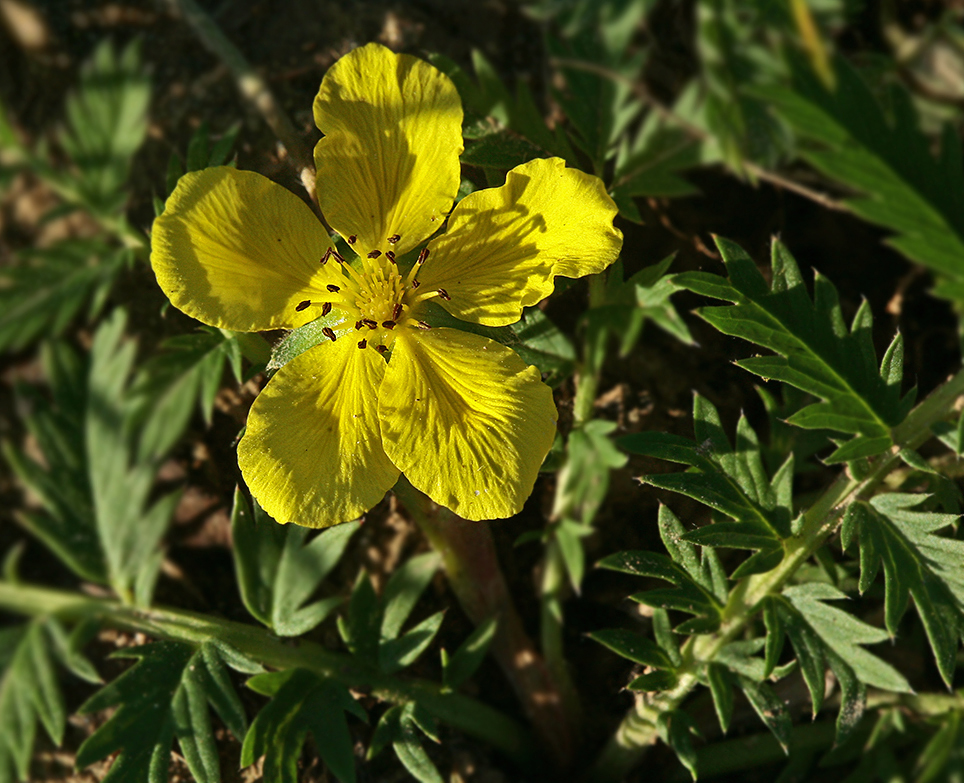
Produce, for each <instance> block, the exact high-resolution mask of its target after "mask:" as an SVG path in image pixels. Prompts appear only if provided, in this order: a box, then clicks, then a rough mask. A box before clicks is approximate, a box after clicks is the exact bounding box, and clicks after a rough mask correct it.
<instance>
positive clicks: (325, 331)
mask: <svg viewBox="0 0 964 783" xmlns="http://www.w3.org/2000/svg"><path fill="white" fill-rule="evenodd" d="M321 333H322V334H323V335H324V336H325V337H327V338H328V339H329V340H331V341H332V342H335V330H334V329H332V328H331V327H330V326H326V327H325V328H324V329H322V330H321Z"/></svg>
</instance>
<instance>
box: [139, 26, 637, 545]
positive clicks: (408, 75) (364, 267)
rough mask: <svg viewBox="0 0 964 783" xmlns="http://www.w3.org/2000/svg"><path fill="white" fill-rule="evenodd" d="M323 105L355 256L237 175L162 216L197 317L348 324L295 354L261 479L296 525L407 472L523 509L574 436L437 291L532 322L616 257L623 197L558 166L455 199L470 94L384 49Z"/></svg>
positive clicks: (212, 175)
mask: <svg viewBox="0 0 964 783" xmlns="http://www.w3.org/2000/svg"><path fill="white" fill-rule="evenodd" d="M314 115H315V122H316V123H317V125H318V127H319V128H320V129H321V131H322V132H323V133H324V134H325V136H324V138H323V139H322V140H321V141H320V142H319V143H318V146H317V148H316V149H315V164H316V167H317V173H318V180H317V193H318V200H319V205H320V207H321V209H322V212H323V214H324V216H325V218H326V219H327V221H328V222H329V224H330V225H331V226H332V228H334V229H335V231H337V232H338V233H339V234H340V235H341V236H342V237H344V239H345V241H346V242H347V243H348V245H349V246H350V247H351V249H352V250H353V251H354V253H355V254H357V256H358V257H357V259H344V258H342V256H341V255H339V254H338V253H337V251H336V250H335V248H334V246H333V245H332V242H331V239H330V237H329V235H328V233H327V232H326V231H325V229H324V227H323V226H322V224H321V222H320V221H318V220H317V219H316V218H315V216H314V215H313V214H312V212H311V210H310V209H309V208H308V207H307V206H306V205H305V204H304V202H302V201H301V200H300V199H299V198H298V197H297V196H295V195H294V194H292V193H291V192H289V191H288V190H286V189H284V188H283V187H281V186H280V185H277V184H275V183H273V182H271V181H270V180H268V179H266V178H265V177H263V176H261V175H259V174H256V173H253V172H244V171H237V170H235V169H232V168H227V167H220V168H212V169H205V170H203V171H199V172H195V173H190V174H186V175H185V176H184V177H182V178H181V181H180V182H179V183H178V185H177V188H176V189H175V190H174V192H173V193H172V194H171V196H170V198H169V199H168V201H167V205H166V208H165V210H164V213H163V214H162V215H161V216H160V217H159V218H158V219H157V220H156V222H155V223H154V229H153V235H152V252H151V263H152V264H153V267H154V271H155V273H156V275H157V280H158V282H159V283H160V286H161V288H162V289H163V290H164V292H165V293H166V294H167V295H168V297H169V298H170V300H171V302H173V304H174V305H175V306H176V307H178V308H179V309H181V310H183V311H184V312H185V313H187V314H188V315H190V316H193V317H194V318H196V319H198V320H199V321H202V322H203V323H206V324H210V325H212V326H217V327H221V328H224V329H231V330H235V331H261V330H268V329H296V328H298V327H300V326H303V325H304V324H306V323H308V322H310V321H313V320H315V319H317V318H319V317H320V316H322V315H324V316H326V317H327V319H328V321H327V323H328V324H329V325H328V326H326V327H325V330H324V334H325V337H326V339H324V340H323V341H322V342H321V343H320V344H318V345H316V346H315V347H313V348H310V349H309V350H307V351H304V352H303V353H301V354H300V355H299V356H297V357H296V358H294V359H293V360H291V361H290V362H288V363H287V364H286V365H284V366H283V367H282V368H281V369H280V370H279V371H278V372H277V373H276V374H275V375H274V377H273V378H272V379H271V380H270V381H269V383H268V384H267V386H266V387H265V388H264V390H263V391H262V392H261V394H260V395H259V396H258V398H257V399H256V400H255V402H254V404H253V406H252V407H251V413H250V415H249V417H248V425H247V431H246V432H245V435H244V437H243V438H242V439H241V442H240V444H239V446H238V461H239V463H240V466H241V473H242V475H243V476H244V479H245V481H246V482H247V484H248V487H249V488H250V490H251V493H252V494H253V495H254V497H255V498H256V499H257V500H258V501H259V502H260V503H261V505H262V506H263V507H264V509H265V510H266V511H267V512H268V513H269V514H271V515H272V516H273V517H274V518H275V519H277V520H278V521H279V522H296V523H298V524H301V525H307V526H311V527H325V526H328V525H333V524H337V523H339V522H345V521H347V520H350V519H353V518H355V517H357V516H359V515H360V514H363V513H364V512H365V511H367V510H368V509H370V508H371V507H372V506H374V505H375V504H376V503H378V501H379V500H380V499H381V498H382V496H383V495H384V494H385V492H386V491H387V490H389V489H390V488H391V487H392V486H393V485H394V484H395V482H396V480H397V479H398V477H399V474H400V473H404V474H405V476H406V477H407V478H408V480H409V481H410V482H411V483H412V484H413V485H414V486H415V487H416V488H418V489H420V490H421V491H423V492H424V493H425V494H426V495H428V496H429V497H430V498H432V500H434V501H435V502H437V503H439V504H441V505H443V506H447V507H448V508H450V509H452V510H453V511H455V512H456V513H457V514H459V515H461V516H463V517H465V518H467V519H476V520H479V519H496V518H502V517H507V516H510V515H512V514H514V513H516V512H517V511H519V509H520V508H521V507H522V504H523V503H524V501H525V499H526V498H527V497H528V495H529V493H530V492H531V491H532V487H533V484H534V482H535V479H536V475H537V473H538V470H539V467H540V465H541V463H542V461H543V459H544V457H545V455H546V453H547V452H548V450H549V448H550V446H551V445H552V441H553V438H554V435H555V421H556V409H555V406H554V404H553V401H552V393H551V391H550V389H549V388H548V387H547V386H546V385H545V384H543V383H542V381H541V379H540V375H539V372H538V370H537V369H536V368H535V367H531V366H530V367H527V366H526V365H525V363H524V362H523V361H522V359H520V358H519V356H518V355H517V354H516V353H514V352H513V351H511V350H510V349H508V348H506V347H505V346H503V345H502V344H500V343H498V342H495V341H494V340H490V339H488V338H486V337H482V336H479V335H478V334H474V333H472V332H463V331H460V330H457V329H453V328H447V327H440V326H435V327H434V328H433V327H432V326H431V324H430V323H428V322H426V319H428V318H429V316H427V315H426V311H427V310H428V309H429V305H428V303H429V302H430V301H434V302H436V303H437V304H438V305H440V306H441V307H442V308H444V309H445V310H446V311H448V313H449V314H450V315H451V316H455V317H456V318H458V319H461V320H462V321H466V322H469V323H470V324H481V325H485V326H503V325H507V324H511V323H514V322H515V321H517V320H519V318H520V317H521V314H522V309H523V308H524V307H526V306H528V305H532V304H535V303H536V302H538V301H540V300H541V299H543V298H545V297H546V296H548V295H549V294H550V293H551V292H552V290H553V278H554V277H555V276H556V275H564V276H566V277H580V276H582V275H586V274H590V273H594V272H599V271H601V270H602V269H604V268H606V267H607V266H608V265H609V264H611V263H612V262H613V260H615V258H616V256H617V255H618V253H619V249H620V247H621V244H622V235H621V234H620V232H619V230H618V229H616V228H614V227H613V224H612V221H613V217H614V215H615V213H616V208H615V205H614V204H613V202H612V200H611V199H610V198H609V196H608V195H607V194H606V192H605V189H604V187H603V184H602V182H601V181H600V180H599V179H597V178H596V177H593V176H590V175H588V174H585V173H583V172H581V171H578V170H575V169H569V168H566V167H565V163H564V162H563V161H562V160H560V159H558V158H550V159H538V160H533V161H530V162H529V163H525V164H523V165H521V166H518V167H517V168H515V169H513V170H512V171H510V172H509V174H508V176H507V178H506V183H505V185H503V186H502V187H499V188H491V189H488V190H481V191H477V192H475V193H472V194H470V195H469V196H467V197H466V198H464V199H463V200H462V201H461V202H460V203H459V204H458V205H457V206H456V207H455V209H454V210H452V204H453V203H454V201H455V197H456V195H457V192H458V189H459V182H460V168H459V155H460V154H461V152H462V131H461V128H462V107H461V103H460V101H459V96H458V93H457V92H456V89H455V86H454V85H453V84H452V82H451V81H450V80H449V79H448V77H446V76H445V75H443V74H442V73H441V72H439V71H438V70H437V69H435V68H434V67H432V66H431V65H429V64H428V63H426V62H424V61H422V60H419V59H417V58H415V57H411V56H409V55H396V54H393V53H392V52H391V51H389V50H388V49H386V48H384V47H382V46H379V45H377V44H369V45H367V46H364V47H361V48H359V49H356V50H354V51H353V52H351V53H350V54H348V55H346V56H344V57H342V58H341V59H340V60H339V61H338V62H337V63H336V64H335V65H334V66H333V67H332V68H331V69H330V70H329V71H328V73H327V74H326V75H325V78H324V80H323V81H322V84H321V88H320V90H319V91H318V95H317V97H316V98H315V103H314ZM450 210H452V211H451V214H449V211H450ZM446 218H447V220H448V224H447V230H446V232H445V233H444V234H442V235H440V236H437V237H435V238H434V239H431V241H429V242H428V244H427V246H425V247H424V248H423V249H422V250H421V251H420V252H419V253H418V254H417V258H415V256H416V254H415V252H414V251H416V250H417V249H418V248H419V247H420V246H421V245H423V244H424V243H425V240H427V239H428V238H429V237H431V236H432V235H433V234H435V233H436V231H437V230H438V229H439V228H440V227H441V226H442V224H443V223H444V222H445V221H446ZM406 254H408V259H409V260H408V261H406V259H405V258H403V257H405V256H406Z"/></svg>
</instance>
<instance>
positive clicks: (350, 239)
mask: <svg viewBox="0 0 964 783" xmlns="http://www.w3.org/2000/svg"><path fill="white" fill-rule="evenodd" d="M356 239H358V237H356V236H355V235H354V234H352V235H351V236H350V237H348V244H349V245H354V244H355V240H356Z"/></svg>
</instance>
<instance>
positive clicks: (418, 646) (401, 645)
mask: <svg viewBox="0 0 964 783" xmlns="http://www.w3.org/2000/svg"><path fill="white" fill-rule="evenodd" d="M444 618H445V612H436V613H435V614H433V615H431V616H430V617H427V618H426V619H425V620H423V621H422V622H420V623H419V624H418V625H416V626H415V627H414V628H412V629H411V630H409V631H408V632H407V633H405V634H404V635H403V636H400V637H399V638H397V639H388V640H384V641H382V642H381V644H379V646H378V666H379V668H381V670H382V671H383V672H385V673H386V674H394V673H395V672H397V671H400V670H401V669H404V668H405V667H406V666H411V664H413V663H414V662H415V661H416V660H417V659H418V657H419V656H420V655H421V654H422V653H423V652H425V650H426V649H427V648H428V646H429V645H430V644H431V643H432V640H433V639H434V638H435V634H437V633H438V629H439V628H440V627H441V625H442V620H443V619H444Z"/></svg>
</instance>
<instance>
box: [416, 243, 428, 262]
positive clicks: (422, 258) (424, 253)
mask: <svg viewBox="0 0 964 783" xmlns="http://www.w3.org/2000/svg"><path fill="white" fill-rule="evenodd" d="M426 258H428V248H427V247H423V248H422V252H421V253H419V254H418V258H417V259H416V260H415V263H416V264H424V263H425V259H426Z"/></svg>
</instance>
